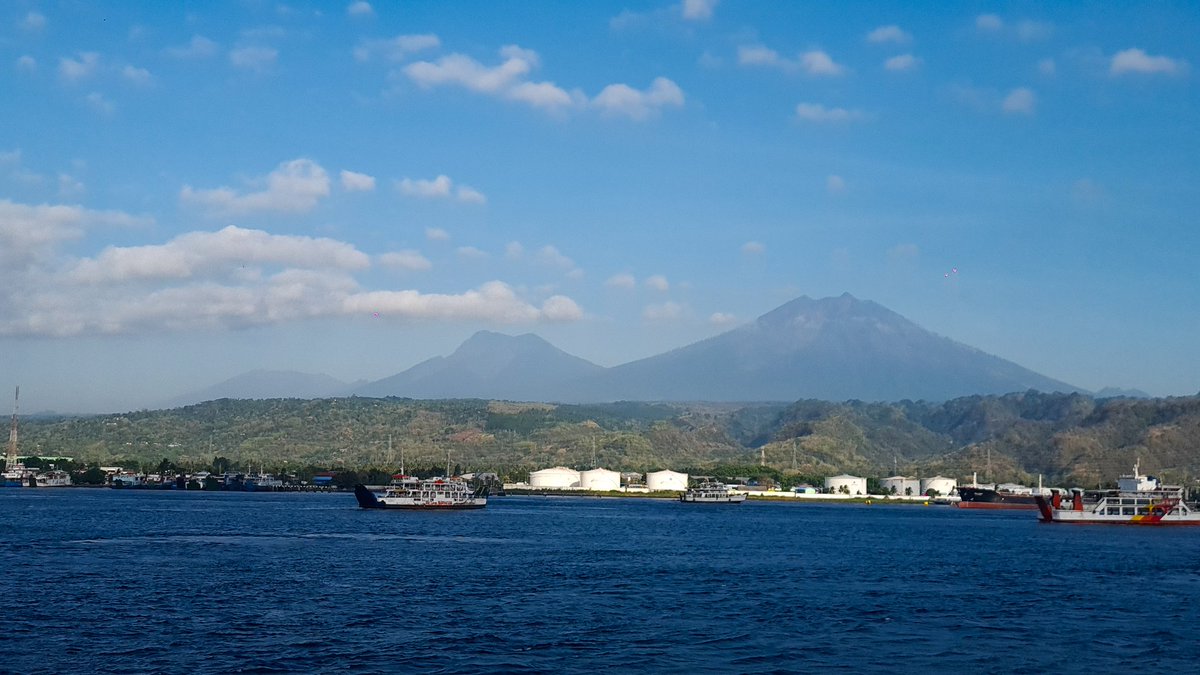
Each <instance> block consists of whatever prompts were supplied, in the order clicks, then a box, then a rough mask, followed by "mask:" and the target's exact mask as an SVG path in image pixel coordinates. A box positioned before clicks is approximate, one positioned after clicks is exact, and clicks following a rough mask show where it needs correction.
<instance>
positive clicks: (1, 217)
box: [0, 151, 149, 298]
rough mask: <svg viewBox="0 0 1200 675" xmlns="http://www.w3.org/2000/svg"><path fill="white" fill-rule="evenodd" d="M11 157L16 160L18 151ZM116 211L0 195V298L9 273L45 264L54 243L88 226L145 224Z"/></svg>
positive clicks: (81, 232)
mask: <svg viewBox="0 0 1200 675" xmlns="http://www.w3.org/2000/svg"><path fill="white" fill-rule="evenodd" d="M5 155H6V156H12V155H15V158H14V161H19V160H20V153H19V152H17V151H14V152H13V153H5ZM148 222H149V221H147V220H146V219H144V218H136V217H133V216H130V215H127V214H125V213H122V212H119V211H93V210H90V209H84V208H82V207H78V206H51V205H45V204H43V205H40V206H29V205H26V204H19V203H16V202H12V201H10V200H8V199H2V198H0V298H2V297H3V293H4V292H5V290H6V289H8V288H9V287H10V286H11V283H10V282H11V281H12V277H11V276H9V275H13V274H18V273H21V272H22V271H23V270H26V269H28V268H31V267H37V266H40V265H47V264H49V263H50V262H51V261H52V260H53V259H54V257H55V255H56V253H57V249H58V247H59V246H60V245H61V244H63V243H65V242H68V241H73V240H77V239H81V238H83V236H84V235H85V234H86V233H87V231H88V230H89V229H93V228H97V227H106V226H116V227H133V226H143V225H145V224H147V223H148Z"/></svg>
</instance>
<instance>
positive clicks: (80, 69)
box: [58, 52, 100, 82]
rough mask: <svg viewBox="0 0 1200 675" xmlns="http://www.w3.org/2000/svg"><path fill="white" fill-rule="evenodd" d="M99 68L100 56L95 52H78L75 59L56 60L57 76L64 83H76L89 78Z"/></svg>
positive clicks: (63, 58)
mask: <svg viewBox="0 0 1200 675" xmlns="http://www.w3.org/2000/svg"><path fill="white" fill-rule="evenodd" d="M99 68H100V55H99V54H97V53H96V52H80V53H79V54H78V55H77V56H76V58H73V59H72V58H68V57H65V56H64V57H62V58H60V59H59V60H58V75H59V77H61V78H62V79H63V80H64V81H66V82H78V81H80V80H82V79H85V78H87V77H90V76H92V75H94V74H95V73H96V71H97V70H98V69H99Z"/></svg>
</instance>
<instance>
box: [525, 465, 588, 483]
mask: <svg viewBox="0 0 1200 675" xmlns="http://www.w3.org/2000/svg"><path fill="white" fill-rule="evenodd" d="M529 484H530V485H531V486H533V487H540V488H577V487H579V472H578V471H576V470H574V469H568V468H567V467H565V466H556V467H554V468H553V469H542V470H541V471H533V472H531V473H530V474H529Z"/></svg>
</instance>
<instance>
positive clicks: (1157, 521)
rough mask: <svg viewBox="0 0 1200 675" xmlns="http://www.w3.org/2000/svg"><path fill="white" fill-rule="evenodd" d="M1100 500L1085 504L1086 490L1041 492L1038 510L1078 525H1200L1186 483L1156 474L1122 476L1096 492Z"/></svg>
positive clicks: (1048, 519) (1199, 513)
mask: <svg viewBox="0 0 1200 675" xmlns="http://www.w3.org/2000/svg"><path fill="white" fill-rule="evenodd" d="M1097 497H1098V501H1096V502H1095V503H1094V504H1092V503H1089V504H1087V505H1086V506H1085V504H1084V501H1083V490H1080V489H1079V488H1075V489H1073V490H1072V491H1071V500H1070V501H1069V502H1067V501H1064V500H1063V499H1062V498H1061V496H1060V495H1058V494H1055V495H1053V496H1051V497H1044V496H1041V495H1039V496H1038V497H1037V498H1036V499H1037V506H1038V511H1039V512H1040V513H1041V520H1042V522H1044V523H1071V524H1078V525H1092V524H1109V525H1200V511H1197V510H1196V508H1195V507H1194V506H1192V505H1189V504H1188V503H1187V502H1185V501H1184V491H1183V487H1181V486H1179V485H1162V484H1161V483H1160V482H1159V481H1158V479H1157V478H1154V477H1152V476H1145V475H1142V474H1141V473H1139V472H1138V465H1137V464H1134V465H1133V474H1131V475H1127V476H1121V477H1120V478H1119V479H1118V480H1117V489H1116V490H1110V491H1107V492H1102V493H1100V494H1098V495H1097Z"/></svg>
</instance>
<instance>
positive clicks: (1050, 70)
mask: <svg viewBox="0 0 1200 675" xmlns="http://www.w3.org/2000/svg"><path fill="white" fill-rule="evenodd" d="M1057 70H1058V68H1057V67H1056V66H1055V64H1054V59H1042V60H1041V61H1038V72H1039V73H1041V74H1043V75H1053V74H1054V73H1055V72H1056V71H1057Z"/></svg>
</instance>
